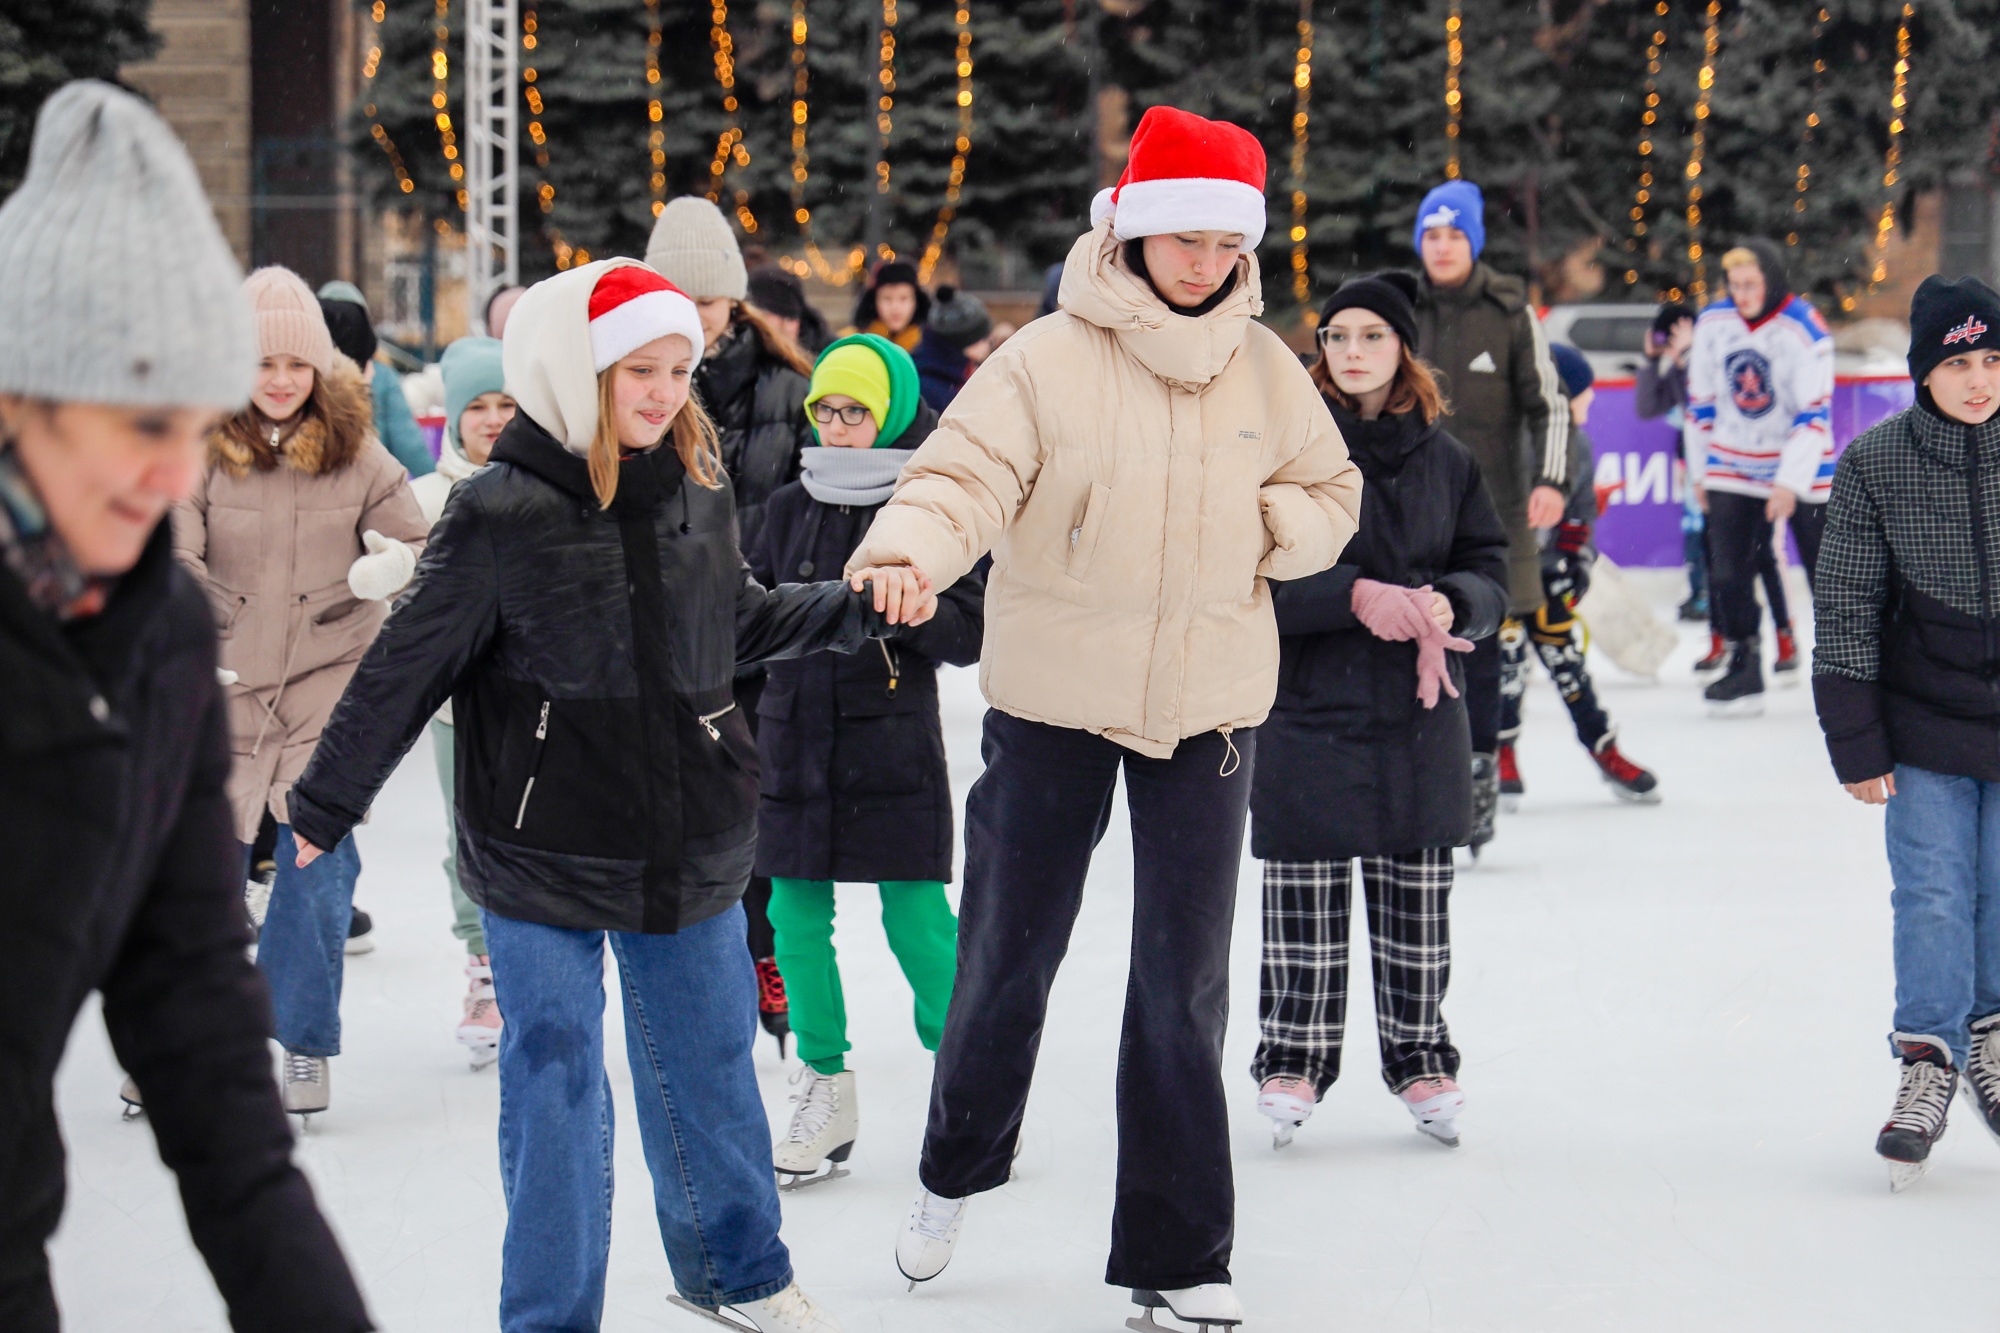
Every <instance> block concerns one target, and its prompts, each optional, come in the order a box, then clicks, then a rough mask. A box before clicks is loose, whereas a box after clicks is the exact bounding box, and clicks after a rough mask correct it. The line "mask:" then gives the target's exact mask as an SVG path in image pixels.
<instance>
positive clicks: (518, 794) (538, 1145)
mask: <svg viewBox="0 0 2000 1333" xmlns="http://www.w3.org/2000/svg"><path fill="white" fill-rule="evenodd" d="M701 347H702V335H701V326H700V323H699V320H698V317H697V315H696V313H695V309H694V304H693V302H691V301H689V300H688V299H687V298H686V297H685V296H684V295H682V294H681V293H680V292H679V290H678V289H676V288H674V287H673V286H672V284H670V283H668V282H667V281H666V280H665V279H663V278H661V277H660V276H659V275H658V274H656V273H654V272H653V271H652V270H651V269H649V268H647V267H645V266H644V265H642V264H638V263H635V262H633V261H631V260H615V259H614V260H607V261H600V262H598V263H595V264H587V265H584V266H582V267H581V268H575V269H571V270H569V271H568V272H565V273H561V274H558V275H557V276H555V277H554V278H551V279H549V280H548V281H546V282H544V283H541V284H539V285H538V286H536V287H534V288H533V289H531V290H530V291H529V292H528V294H527V295H525V296H523V297H522V298H521V302H520V304H519V306H517V307H516V308H515V310H514V312H513V315H512V316H511V318H510V319H509V321H508V327H507V338H506V346H505V360H506V376H507V385H508V389H509V391H510V392H511V393H512V394H513V396H514V398H515V400H516V402H517V403H518V404H519V411H518V413H517V414H516V416H515V418H514V420H513V422H512V423H510V425H509V426H508V428H507V430H506V431H505V433H503V434H502V435H501V437H500V439H499V441H498V443H497V444H496V445H495V446H494V449H493V454H492V463H491V465H490V466H488V467H487V468H485V469H484V470H482V471H481V472H479V473H478V474H477V475H476V476H473V477H471V478H469V479H468V480H466V481H465V482H464V483H462V484H461V485H460V486H459V487H458V488H457V489H456V490H455V491H453V492H452V495H451V498H450V500H448V501H447V502H446V505H445V510H444V515H443V517H442V518H441V519H440V520H439V522H438V525H437V527H436V528H435V529H434V530H433V531H432V535H431V543H430V545H429V547H428V548H427V549H426V551H425V557H424V560H423V562H422V563H421V564H420V565H419V566H418V570H417V574H416V578H415V580H414V581H413V582H412V583H411V585H410V589H409V591H408V592H407V593H406V594H405V595H404V596H403V597H402V598H401V599H400V601H399V602H398V604H397V607H396V611H395V614H394V615H392V616H391V617H390V619H389V623H388V625H387V626H386V627H385V628H384V630H383V632H382V634H381V636H380V637H379V638H377V639H376V641H375V644H374V646H373V647H372V648H371V649H370V650H369V653H368V655H367V657H366V658H364V659H363V661H362V664H361V666H360V669H359V670H358V671H357V672H356V673H355V677H354V682H353V684H352V685H351V686H350V687H349V688H348V691H347V693H346V695H345V696H344V697H343V698H342V700H341V703H340V706H339V707H338V709H336V711H335V713H334V715H333V719H332V721H331V722H330V723H329V724H328V726H327V729H326V732H325V734H324V735H323V736H322V737H321V739H320V744H319V748H318V750H317V751H316V753H315V754H314V757H313V762H312V765H311V766H310V767H309V768H308V769H307V770H306V773H305V775H304V777H303V778H302V779H301V780H300V782H299V784H298V786H297V787H296V788H294V795H293V805H292V815H293V827H294V830H295V832H296V833H297V835H298V837H299V838H300V839H301V840H302V841H304V842H309V843H311V844H312V846H314V847H326V846H332V845H334V843H336V842H337V841H338V840H339V839H340V838H341V837H343V836H344V835H345V834H346V833H347V831H348V829H350V828H351V827H352V826H353V825H354V824H355V823H356V822H357V821H358V820H359V819H360V818H361V816H362V814H363V812H364V811H366V809H367V808H368V805H369V803H370V802H371V801H372V800H373V799H374V797H375V795H376V793H377V792H378V791H379V790H380V789H381V786H382V783H383V782H384V781H385V780H386V779H387V777H388V775H389V773H390V772H391V771H392V770H393V769H394V768H395V766H396V764H397V763H398V762H399V761H400V760H401V758H402V756H403V754H404V752H405V751H407V750H408V749H409V747H410V745H411V744H412V743H413V742H414V741H415V739H416V737H417V736H418V735H419V734H420V733H421V732H422V730H423V728H424V725H425V722H426V720H427V719H428V718H429V717H430V715H431V714H432V713H433V712H435V711H436V709H437V708H438V706H439V705H440V704H442V703H443V702H444V700H445V699H446V698H447V697H449V698H450V699H451V701H452V710H453V713H454V715H455V718H456V721H457V732H456V736H455V738H454V739H455V742H456V744H457V748H458V760H457V782H458V826H459V873H460V876H461V878H462V879H463V881H464V885H465V890H466V892H467V893H468V894H469V895H470V896H471V897H472V899H473V900H474V901H475V902H477V903H478V904H479V905H480V906H481V908H483V909H484V911H483V919H484V926H485V931H486V942H487V947H488V950H489V955H490V957H491V959H492V966H493V984H494V988H495V991H496V993H497V998H498V1000H499V1003H500V1008H501V1011H502V1013H504V1014H505V1015H506V1020H507V1021H506V1025H505V1027H504V1029H503V1033H502V1037H501V1041H500V1085H501V1100H502V1102H503V1103H504V1104H505V1106H506V1114H504V1115H503V1116H502V1117H501V1122H500V1145H501V1161H502V1179H503V1181H504V1182H505V1186H506V1193H507V1202H508V1218H507V1237H506V1243H505V1249H504V1252H503V1261H502V1264H503V1267H502V1277H501V1295H500V1315H501V1325H502V1328H503V1329H504V1330H506V1333H517V1331H518V1330H529V1329H544V1328H594V1327H596V1325H597V1319H598V1314H599V1311H600V1310H601V1307H602V1304H603V1295H604V1273H605V1262H606V1258H607V1255H608V1251H609V1244H610V1232H609V1225H610V1220H609V1211H608V1210H607V1209H606V1208H605V1206H604V1200H605V1199H606V1198H608V1197H609V1196H610V1192H611V1184H612V1182H611V1153H610V1141H611V1140H610V1136H611V1108H610V1100H609V1095H608V1092H609V1089H608V1086H607V1081H606V1078H605V1074H604V1057H603V1051H602V1039H603V1038H602V1019H603V1008H604V996H603V984H604V980H603V979H604V965H603V950H604V946H605V943H606V939H607V936H608V937H609V943H610V946H611V949H612V951H613V952H614V953H615V954H617V956H618V961H619V969H618V970H619V976H620V978H621V981H622V983H623V989H624V999H625V1024H626V1027H625V1030H626V1037H627V1046H628V1051H629V1055H630V1059H631V1063H632V1073H633V1077H634V1082H635V1085H636V1087H637V1089H638V1097H637V1102H638V1114H639V1125H640V1133H641V1136H642V1138H643V1139H644V1142H645V1147H646V1157H647V1162H648V1164H649V1166H650V1167H651V1169H652V1173H653V1177H654V1181H655V1190H654V1194H655V1197H656V1199H657V1201H658V1207H659V1215H660V1229H661V1233H662V1236H663V1238H664V1239H665V1241H666V1244H667V1255H668V1260H669V1262H670V1264H671V1266H672V1268H673V1271H674V1279H675V1285H676V1287H677V1288H678V1289H679V1292H680V1297H679V1299H681V1300H682V1301H683V1302H684V1303H691V1304H694V1305H697V1306H701V1307H705V1308H708V1309H714V1308H716V1307H721V1306H730V1307H734V1308H736V1309H737V1310H738V1311H739V1312H740V1313H741V1315H742V1316H743V1317H744V1318H746V1319H748V1320H750V1321H751V1323H752V1324H753V1325H754V1326H755V1327H757V1328H758V1329H761V1330H764V1333H775V1330H780V1329H782V1330H787V1333H791V1331H792V1330H801V1331H803V1330H808V1329H810V1330H829V1329H833V1328H835V1327H837V1326H836V1325H835V1324H834V1323H833V1322H832V1320H831V1317H830V1316H827V1315H825V1314H824V1312H822V1311H820V1310H818V1309H817V1307H816V1306H814V1304H813V1303H812V1302H811V1301H810V1300H809V1299H808V1298H807V1297H805V1296H804V1295H803V1294H802V1293H800V1291H799V1289H798V1287H797V1284H796V1283H794V1282H793V1281H792V1270H791V1263H790V1259H789V1256H788V1255H787V1253H786V1251H785V1247H784V1245H783V1244H782V1242H780V1241H779V1239H778V1223H779V1216H778V1199H777V1193H776V1191H775V1189H774V1188H773V1185H774V1182H773V1178H772V1174H771V1153H770V1142H769V1139H768V1138H767V1137H766V1132H765V1119H764V1111H763V1105H762V1102H761V1101H760V1099H759V1097H758V1092H757V1083H756V1077H755V1074H754V1072H753V1070H752V1067H751V1061H750V1050H751V1040H752V1037H753V1035H754V1032H755V1026H754V1024H753V1022H752V1020H751V1017H750V1016H751V1014H752V1012H753V1011H754V1003H755V1002H754V999H753V994H752V992H753V986H754V984H755V983H754V981H753V979H752V970H751V966H750V960H749V958H748V957H747V956H746V954H745V951H744V947H743V938H744V925H743V915H742V910H741V908H740V907H738V905H737V899H738V897H739V896H740V895H741V893H742V891H743V884H744V881H745V880H746V879H747V878H748V876H749V874H750V870H751V860H752V857H753V855H754V852H755V843H756V822H755V821H756V799H757V776H756V775H757V764H756V752H755V747H754V744H753V742H752V740H751V738H750V733H749V729H748V727H747V726H746V725H745V722H744V719H743V716H742V713H741V711H740V710H739V709H738V708H737V707H736V705H735V702H734V701H733V700H732V699H731V697H730V683H731V680H732V679H733V677H734V676H735V674H736V669H737V666H738V664H739V663H741V662H755V661H763V660H767V659H771V658H776V657H789V656H796V655H798V654H800V653H808V652H813V651H817V650H819V649H823V648H834V649H837V650H840V651H848V652H851V651H853V650H854V649H855V648H857V647H859V646H860V645H861V644H862V643H863V642H864V638H865V635H866V632H867V628H868V622H867V619H866V614H867V613H866V608H865V607H864V605H863V603H862V601H861V599H860V598H859V597H857V596H856V595H855V594H854V593H853V592H851V591H850V590H849V589H848V588H847V587H846V586H844V585H843V584H840V583H818V584H808V585H797V584H794V585H788V586H785V587H780V588H776V589H773V590H769V591H767V590H765V589H764V588H763V587H761V586H760V585H759V584H758V583H757V582H756V581H755V580H754V579H753V578H751V576H750V574H749V571H748V570H747V569H745V568H744V565H743V560H742V557H741V555H740V554H739V553H738V548H737V544H736V536H735V523H734V518H735V516H734V513H733V512H732V504H731V493H730V489H729V486H728V481H727V477H726V475H725V474H724V473H723V472H722V470H721V468H720V466H719V463H718V460H717V458H716V453H715V435H714V430H713V427H712V426H711V425H710V424H709V423H708V420H707V418H706V416H705V415H704V414H703V413H702V411H701V407H700V404H699V403H698V402H694V401H690V400H689V397H688V383H689V378H690V374H691V372H692V370H693V368H694V363H695V361H696V359H697V358H698V357H699V355H700V352H701ZM669 436H671V441H672V447H670V448H663V447H659V446H660V445H661V444H662V443H663V442H665V441H666V440H667V439H668V437H669ZM929 605H934V602H931V603H928V604H927V605H926V606H925V607H923V608H919V610H920V612H922V611H927V610H928V607H929ZM922 618H923V615H922V614H919V616H918V617H917V619H922ZM308 850H310V849H308ZM697 1201H698V1202H697Z"/></svg>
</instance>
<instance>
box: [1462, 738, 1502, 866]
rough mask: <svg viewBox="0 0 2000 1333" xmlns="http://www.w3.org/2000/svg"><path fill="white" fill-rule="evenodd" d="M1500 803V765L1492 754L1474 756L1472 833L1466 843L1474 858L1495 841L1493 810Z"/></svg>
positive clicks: (1477, 857) (1476, 858)
mask: <svg viewBox="0 0 2000 1333" xmlns="http://www.w3.org/2000/svg"><path fill="white" fill-rule="evenodd" d="M1499 804H1500V765H1499V762H1498V760H1497V759H1496V758H1495V757H1494V756H1493V755H1490V754H1475V755H1473V756H1472V834H1471V836H1470V837H1469V838H1468V839H1467V840H1466V845H1467V846H1469V847H1470V848H1471V849H1472V858H1473V860H1475V861H1476V860H1478V859H1479V849H1480V848H1482V847H1484V846H1485V845H1486V844H1487V843H1489V842H1491V841H1493V812H1494V810H1495V809H1496V808H1497V807H1498V806H1499Z"/></svg>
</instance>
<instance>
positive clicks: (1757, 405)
mask: <svg viewBox="0 0 2000 1333" xmlns="http://www.w3.org/2000/svg"><path fill="white" fill-rule="evenodd" d="M1722 371H1723V374H1724V375H1725V376H1726V377H1727V378H1728V380H1729V401H1731V402H1733V403H1735V404H1736V410H1737V411H1738V412H1740V413H1741V414H1742V415H1744V416H1746V417H1749V418H1751V419H1752V420H1755V419H1756V418H1758V417H1761V416H1763V415H1765V414H1766V413H1768V412H1769V411H1770V410H1771V409H1772V408H1774V407H1776V406H1777V405H1778V395H1777V393H1776V391H1774V390H1773V389H1772V388H1771V363H1770V362H1769V361H1766V360H1765V359H1764V354H1763V353H1762V352H1754V351H1751V350H1750V349H1748V348H1745V349H1744V350H1742V351H1740V352H1731V353H1730V354H1729V358H1728V359H1727V360H1726V361H1724V362H1723V363H1722Z"/></svg>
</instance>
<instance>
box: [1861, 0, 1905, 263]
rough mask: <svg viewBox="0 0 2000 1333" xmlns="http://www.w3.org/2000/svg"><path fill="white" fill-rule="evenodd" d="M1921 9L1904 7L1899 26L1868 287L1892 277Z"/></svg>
mask: <svg viewBox="0 0 2000 1333" xmlns="http://www.w3.org/2000/svg"><path fill="white" fill-rule="evenodd" d="M1916 12H1917V8H1916V6H1915V5H1912V4H1905V5H1904V6H1903V14H1902V21H1901V22H1899V23H1898V24H1897V25H1896V81H1895V84H1894V85H1893V89H1894V90H1893V91H1892V92H1891V94H1890V96H1889V148H1888V151H1887V153H1886V154H1884V156H1883V161H1882V190H1883V194H1884V198H1883V200H1882V216H1881V217H1880V219H1878V220H1877V221H1876V223H1875V267H1874V269H1873V270H1871V271H1870V273H1869V274H1868V290H1869V291H1871V292H1872V291H1874V290H1875V288H1876V287H1878V286H1880V285H1881V284H1882V283H1883V282H1886V281H1887V280H1888V277H1889V233H1890V232H1892V231H1894V230H1895V229H1896V193H1895V191H1896V178H1897V175H1898V169H1899V168H1900V167H1901V166H1902V165H1903V128H1904V125H1903V118H1904V115H1905V113H1907V112H1908V110H1909V106H1910V100H1909V88H1910V18H1911V16H1912V15H1914V14H1915V13H1916Z"/></svg>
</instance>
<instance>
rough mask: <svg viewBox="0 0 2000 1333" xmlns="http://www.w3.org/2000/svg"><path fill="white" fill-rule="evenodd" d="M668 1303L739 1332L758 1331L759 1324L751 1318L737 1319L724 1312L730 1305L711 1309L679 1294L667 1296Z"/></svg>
mask: <svg viewBox="0 0 2000 1333" xmlns="http://www.w3.org/2000/svg"><path fill="white" fill-rule="evenodd" d="M667 1304H668V1305H676V1306H679V1307H680V1308H681V1309H683V1310H686V1311H687V1312H688V1313H689V1314H698V1315H700V1316H701V1317H702V1318H703V1319H707V1320H710V1321H712V1322H714V1323H717V1324H720V1325H722V1326H723V1327H724V1328H733V1329H736V1330H737V1333H758V1330H757V1326H756V1325H755V1324H753V1323H751V1322H750V1321H749V1320H747V1319H735V1318H732V1317H731V1316H730V1315H727V1314H724V1313H723V1312H722V1310H726V1309H728V1308H729V1307H728V1306H724V1307H722V1310H711V1309H709V1308H708V1307H707V1306H705V1305H696V1304H695V1303H694V1302H693V1301H684V1300H682V1299H681V1298H680V1297H678V1296H669V1297H667Z"/></svg>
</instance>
